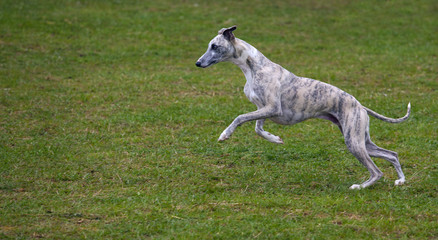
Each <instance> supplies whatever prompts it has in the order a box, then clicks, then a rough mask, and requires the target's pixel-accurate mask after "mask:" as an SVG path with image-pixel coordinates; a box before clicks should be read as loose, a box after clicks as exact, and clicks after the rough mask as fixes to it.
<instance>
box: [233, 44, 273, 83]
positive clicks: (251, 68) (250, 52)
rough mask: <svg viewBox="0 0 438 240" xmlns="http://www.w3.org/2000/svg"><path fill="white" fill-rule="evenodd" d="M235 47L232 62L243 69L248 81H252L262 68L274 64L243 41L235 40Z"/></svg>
mask: <svg viewBox="0 0 438 240" xmlns="http://www.w3.org/2000/svg"><path fill="white" fill-rule="evenodd" d="M234 47H235V54H234V56H233V58H232V59H231V60H230V61H231V62H232V63H234V64H236V65H237V66H239V67H240V69H242V72H243V74H245V78H246V80H247V81H251V80H252V78H253V76H254V75H255V74H256V72H257V71H258V70H260V69H261V66H265V64H266V63H272V62H271V61H270V60H269V59H268V58H266V57H265V56H264V55H263V54H262V53H261V52H260V51H258V50H257V49H256V48H255V47H253V46H251V45H250V44H249V43H247V42H245V41H243V40H241V39H238V38H236V39H235V43H234Z"/></svg>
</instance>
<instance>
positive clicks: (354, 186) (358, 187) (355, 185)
mask: <svg viewBox="0 0 438 240" xmlns="http://www.w3.org/2000/svg"><path fill="white" fill-rule="evenodd" d="M361 188H362V187H361V186H360V185H359V184H353V185H351V187H350V189H361Z"/></svg>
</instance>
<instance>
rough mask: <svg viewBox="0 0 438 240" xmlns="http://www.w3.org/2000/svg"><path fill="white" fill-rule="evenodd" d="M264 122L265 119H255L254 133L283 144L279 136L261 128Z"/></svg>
mask: <svg viewBox="0 0 438 240" xmlns="http://www.w3.org/2000/svg"><path fill="white" fill-rule="evenodd" d="M264 122H265V119H259V120H257V122H256V126H255V131H256V133H257V134H258V135H260V136H262V137H263V138H264V139H266V140H268V141H270V142H273V143H278V144H283V140H282V139H281V138H280V137H278V136H275V135H273V134H271V133H269V132H267V131H265V130H264V129H263V123H264Z"/></svg>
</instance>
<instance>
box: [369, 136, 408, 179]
mask: <svg viewBox="0 0 438 240" xmlns="http://www.w3.org/2000/svg"><path fill="white" fill-rule="evenodd" d="M366 148H367V151H368V154H369V155H370V156H371V157H378V158H382V159H385V160H387V161H388V162H390V163H391V164H392V165H393V166H394V168H395V170H396V171H397V175H398V179H397V180H396V181H395V185H402V184H403V183H405V175H404V174H403V171H402V168H401V165H400V162H399V160H398V154H397V153H396V152H393V151H390V150H386V149H383V148H381V147H379V146H377V145H376V144H374V143H373V142H372V141H371V139H370V137H369V135H368V136H367V139H366Z"/></svg>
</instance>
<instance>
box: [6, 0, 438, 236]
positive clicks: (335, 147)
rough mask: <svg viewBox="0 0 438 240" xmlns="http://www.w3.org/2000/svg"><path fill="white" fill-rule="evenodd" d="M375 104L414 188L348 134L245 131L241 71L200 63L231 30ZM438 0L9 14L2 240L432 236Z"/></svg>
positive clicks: (74, 8)
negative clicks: (351, 145)
mask: <svg viewBox="0 0 438 240" xmlns="http://www.w3.org/2000/svg"><path fill="white" fill-rule="evenodd" d="M234 24H237V25H238V29H237V30H236V31H235V35H236V37H238V38H241V39H244V40H246V41H247V42H249V43H251V44H252V45H254V46H255V47H256V48H258V49H259V50H260V51H261V52H263V53H264V54H265V55H266V56H267V57H268V58H270V59H271V60H273V61H274V62H277V63H279V64H281V65H282V66H284V67H285V68H287V69H289V70H290V71H292V72H293V73H295V74H296V75H298V76H306V77H310V78H314V79H319V80H322V81H324V82H327V83H330V84H333V85H335V86H337V87H339V88H341V89H343V90H345V91H347V92H349V93H351V94H353V95H354V96H355V97H356V98H357V99H358V100H359V101H360V102H361V103H362V104H363V105H365V106H367V107H369V108H371V109H373V110H375V111H377V112H379V113H382V114H384V115H386V116H389V117H401V116H403V115H404V114H405V111H406V105H407V104H408V102H411V103H412V109H413V111H412V116H411V118H410V119H409V120H408V121H406V122H404V123H401V124H396V125H394V124H388V123H385V122H381V121H378V120H376V119H373V118H372V119H371V127H370V128H371V129H370V131H371V136H372V137H373V140H374V142H375V143H376V144H378V145H379V146H381V147H384V148H387V149H391V150H394V151H397V152H398V153H399V157H400V161H401V164H402V167H403V169H404V172H405V175H406V177H407V182H406V184H405V185H404V186H398V187H395V186H394V180H396V178H397V175H396V172H395V170H394V168H393V167H392V166H391V165H390V164H389V163H388V162H386V161H384V160H381V159H375V162H376V164H377V165H378V166H379V168H380V169H381V170H382V171H383V173H384V177H383V178H382V179H381V180H380V181H379V182H378V183H377V184H375V185H373V186H372V187H370V188H368V189H363V190H360V191H351V190H349V189H348V187H349V186H350V185H351V184H354V183H359V182H362V181H364V180H366V179H367V178H368V176H369V175H368V171H367V170H366V169H365V168H364V167H362V166H361V165H360V163H359V162H358V161H357V160H356V159H355V158H354V157H353V156H352V155H351V154H350V153H349V152H348V150H347V149H346V147H345V144H344V143H343V138H342V135H341V133H340V132H339V130H338V129H337V127H336V126H335V125H333V124H331V123H330V122H328V121H323V120H309V121H306V122H304V123H300V124H297V125H294V126H279V125H276V124H274V123H272V122H267V123H266V125H265V128H266V129H267V130H268V131H270V132H272V133H273V134H276V135H279V136H280V137H282V139H283V140H284V142H285V144H284V145H275V144H272V143H270V142H267V141H266V140H264V139H262V138H261V137H259V136H257V134H256V133H255V132H254V124H252V123H251V124H245V125H243V126H241V127H240V128H238V129H237V131H236V132H235V134H234V135H233V136H232V137H231V138H230V139H229V140H228V141H227V142H225V143H217V142H216V139H217V138H218V137H219V135H220V133H221V132H222V130H223V129H225V128H226V127H227V126H228V124H229V123H230V122H231V121H232V120H233V119H234V118H235V117H236V116H238V115H239V114H242V113H245V112H249V111H253V110H255V106H254V105H252V104H251V103H250V102H249V101H248V100H247V99H246V97H245V95H244V94H243V86H244V84H245V78H244V76H243V74H242V72H241V70H240V69H239V68H238V67H236V66H234V65H232V64H231V63H222V64H218V65H215V66H213V67H211V68H208V69H198V68H196V67H195V61H196V60H197V59H198V58H199V57H200V56H201V55H202V54H203V53H204V51H205V50H206V47H207V44H208V42H209V41H210V39H211V38H213V37H214V36H215V35H216V33H217V31H218V30H219V29H220V28H222V27H229V26H232V25H234ZM437 30H438V3H437V2H436V1H434V0H430V1H426V0H420V1H407V0H401V1H377V0H371V1H344V0H330V1H277V0H273V1H261V0H255V1H249V0H248V1H246V0H245V1H190V0H186V1H121V0H113V1H104V0H102V1H82V0H71V1H70V0H62V1H58V0H56V1H55V0H51V1H49V0H46V1H36V0H32V1H31V0H26V1H24V0H2V1H0V238H1V239H8V238H11V239H28V238H48V239H66V238H67V239H68V238H75V239H76V238H90V239H99V238H115V239H145V238H146V239H148V238H150V239H339V238H346V239H394V238H401V239H437V238H438V161H437V155H438V120H437V119H438V75H437V73H438V59H437V55H438V35H437Z"/></svg>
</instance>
